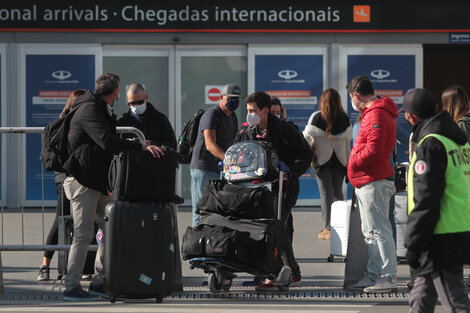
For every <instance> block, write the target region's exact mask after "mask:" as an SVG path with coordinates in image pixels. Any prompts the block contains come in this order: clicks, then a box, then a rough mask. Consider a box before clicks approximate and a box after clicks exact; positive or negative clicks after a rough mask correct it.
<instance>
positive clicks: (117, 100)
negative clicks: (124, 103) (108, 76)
mask: <svg viewBox="0 0 470 313" xmlns="http://www.w3.org/2000/svg"><path fill="white" fill-rule="evenodd" d="M118 102H119V94H118V97H117V99H116V100H114V103H113V108H114V107H115V106H116V105H117V104H118Z"/></svg>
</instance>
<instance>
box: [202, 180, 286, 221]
mask: <svg viewBox="0 0 470 313" xmlns="http://www.w3.org/2000/svg"><path fill="white" fill-rule="evenodd" d="M274 199H275V197H274V193H273V192H272V191H270V190H269V189H268V187H266V186H262V187H261V186H259V187H251V188H249V187H244V186H242V185H235V184H231V183H228V182H227V181H226V180H210V181H209V182H208V183H207V185H206V187H205V189H204V193H203V195H202V198H201V200H200V201H199V203H198V204H197V210H198V212H197V213H199V214H201V215H209V214H212V213H218V214H220V215H223V216H230V217H236V218H248V219H256V218H274V202H275V200H274ZM276 203H277V201H276Z"/></svg>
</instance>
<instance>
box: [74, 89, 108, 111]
mask: <svg viewBox="0 0 470 313" xmlns="http://www.w3.org/2000/svg"><path fill="white" fill-rule="evenodd" d="M86 102H95V103H99V104H104V105H106V101H104V100H103V99H102V98H101V97H99V96H97V95H96V94H95V93H93V92H92V91H90V90H88V91H87V92H85V93H84V94H83V95H81V96H79V97H78V98H77V99H76V100H75V102H74V103H73V105H72V108H74V107H76V106H77V105H79V104H82V103H86Z"/></svg>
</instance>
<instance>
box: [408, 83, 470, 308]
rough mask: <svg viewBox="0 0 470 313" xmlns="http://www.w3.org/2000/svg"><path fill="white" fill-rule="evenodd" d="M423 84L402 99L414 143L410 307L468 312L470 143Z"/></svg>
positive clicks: (410, 192)
mask: <svg viewBox="0 0 470 313" xmlns="http://www.w3.org/2000/svg"><path fill="white" fill-rule="evenodd" d="M436 108H437V105H436V101H435V100H434V97H433V95H432V93H431V92H430V91H429V90H427V89H421V88H416V89H411V90H409V91H408V92H407V93H406V95H405V97H404V100H403V109H404V111H405V118H406V120H407V121H408V122H409V123H410V124H411V125H412V127H413V138H412V141H414V142H416V143H417V144H416V150H415V152H414V153H413V156H412V159H411V163H410V170H409V173H408V215H409V218H408V227H407V231H406V236H405V246H406V247H407V248H408V251H407V254H406V259H407V261H408V264H409V265H410V267H411V269H412V273H413V276H414V277H415V284H414V287H413V289H412V290H411V294H410V306H411V310H410V312H434V306H435V305H436V301H437V298H438V297H439V299H440V301H441V303H442V306H443V307H444V309H445V310H446V311H448V312H470V302H469V299H468V295H467V291H466V289H465V285H464V280H463V265H464V264H469V263H470V145H469V144H468V143H467V138H466V136H465V133H464V132H463V131H462V130H460V129H459V127H458V126H457V124H456V123H455V122H454V121H453V120H452V117H451V116H450V115H449V113H447V112H446V111H443V112H439V113H436Z"/></svg>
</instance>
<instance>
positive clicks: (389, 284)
mask: <svg viewBox="0 0 470 313" xmlns="http://www.w3.org/2000/svg"><path fill="white" fill-rule="evenodd" d="M364 292H365V293H397V292H398V286H397V279H396V278H394V277H390V276H388V277H381V278H380V279H379V280H378V281H377V282H376V283H375V285H374V286H370V287H367V288H364Z"/></svg>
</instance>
